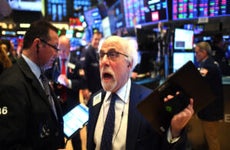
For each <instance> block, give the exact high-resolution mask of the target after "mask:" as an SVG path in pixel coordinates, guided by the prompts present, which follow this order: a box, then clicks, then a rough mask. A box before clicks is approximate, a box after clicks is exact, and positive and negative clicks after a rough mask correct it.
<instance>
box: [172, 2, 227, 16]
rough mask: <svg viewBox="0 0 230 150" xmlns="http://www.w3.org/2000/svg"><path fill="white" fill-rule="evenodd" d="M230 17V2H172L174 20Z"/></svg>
mask: <svg viewBox="0 0 230 150" xmlns="http://www.w3.org/2000/svg"><path fill="white" fill-rule="evenodd" d="M227 15H230V0H202V1H196V0H172V20H182V19H184V20H185V19H196V18H203V17H218V16H227Z"/></svg>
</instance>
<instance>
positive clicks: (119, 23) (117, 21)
mask: <svg viewBox="0 0 230 150" xmlns="http://www.w3.org/2000/svg"><path fill="white" fill-rule="evenodd" d="M108 17H109V22H110V29H111V33H112V34H114V33H116V32H117V31H118V30H119V29H121V28H124V27H125V23H124V22H125V20H124V11H123V10H122V6H121V1H120V0H118V1H116V3H114V4H113V5H112V6H111V7H110V8H109V9H108Z"/></svg>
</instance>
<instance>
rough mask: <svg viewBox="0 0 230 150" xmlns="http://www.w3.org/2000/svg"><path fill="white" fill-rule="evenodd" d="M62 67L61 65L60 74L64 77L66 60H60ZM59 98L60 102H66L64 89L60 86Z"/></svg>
mask: <svg viewBox="0 0 230 150" xmlns="http://www.w3.org/2000/svg"><path fill="white" fill-rule="evenodd" d="M61 62H62V65H61V74H65V75H66V67H65V62H66V59H64V58H63V59H62V60H61ZM60 97H61V101H62V102H65V101H66V100H67V92H66V88H65V87H64V86H63V85H62V86H61V87H60Z"/></svg>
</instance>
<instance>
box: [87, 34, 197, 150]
mask: <svg viewBox="0 0 230 150" xmlns="http://www.w3.org/2000/svg"><path fill="white" fill-rule="evenodd" d="M131 43H132V42H131V41H130V40H129V39H125V38H122V37H119V36H111V37H108V38H107V39H105V40H104V41H103V43H102V45H101V47H100V50H99V66H100V77H101V83H102V86H103V89H102V90H100V91H98V92H97V93H95V94H94V95H92V96H91V98H90V100H89V104H88V106H89V121H88V125H87V149H88V150H94V149H96V150H99V149H119V150H132V149H136V150H137V149H140V150H145V149H146V150H147V149H156V150H160V149H164V150H167V149H176V150H184V149H185V141H184V140H185V138H184V136H185V135H186V134H185V131H183V129H184V127H185V126H186V124H187V123H188V122H189V120H190V119H191V117H192V115H193V113H194V110H193V99H190V104H189V105H188V106H187V107H186V108H185V109H184V110H182V112H180V113H178V114H176V115H174V116H173V118H172V120H171V126H170V128H169V130H168V132H167V135H165V136H161V135H159V134H158V133H157V132H156V131H155V130H154V129H153V128H152V126H151V125H150V123H149V122H148V121H147V120H146V119H145V118H144V117H143V116H142V115H141V114H140V112H139V111H138V110H137V108H136V107H137V104H138V103H140V102H141V101H142V100H144V99H145V98H146V97H147V96H148V95H149V94H150V93H151V92H152V90H150V89H148V88H146V87H143V86H141V85H137V84H135V83H133V82H131V79H130V75H131V72H132V69H133V68H134V66H136V63H137V57H138V55H137V50H136V49H135V48H134V47H132V46H133V44H131ZM111 95H112V98H111ZM114 95H117V96H114ZM114 97H115V100H114ZM169 98H170V97H167V98H165V100H169ZM111 99H113V100H111ZM112 104H113V105H115V108H114V106H113V107H110V108H109V106H111V105H112ZM111 108H114V110H113V109H111ZM112 114H113V115H114V114H115V122H113V124H111V126H110V125H107V121H108V120H107V118H109V117H108V116H110V115H112ZM108 122H109V121H108ZM113 126H114V127H113ZM107 127H108V128H107ZM107 129H108V130H109V131H108V130H107ZM110 129H113V130H112V131H110ZM106 130H107V131H106ZM105 133H107V137H106V134H105ZM108 134H110V136H109V137H110V138H111V139H110V140H108V139H109V137H108ZM106 144H107V147H104V145H106Z"/></svg>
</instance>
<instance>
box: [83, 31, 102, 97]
mask: <svg viewBox="0 0 230 150" xmlns="http://www.w3.org/2000/svg"><path fill="white" fill-rule="evenodd" d="M101 38H102V33H100V32H94V33H93V37H92V41H91V43H90V45H89V46H88V47H87V48H86V49H85V50H84V54H83V57H82V58H81V60H82V61H83V67H84V70H85V75H86V85H87V88H88V92H87V91H86V90H85V94H84V95H87V93H88V95H90V94H93V93H95V92H96V91H98V90H99V89H101V88H102V86H101V79H100V73H99V60H98V46H99V42H100V40H101ZM86 97H87V98H89V96H86Z"/></svg>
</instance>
